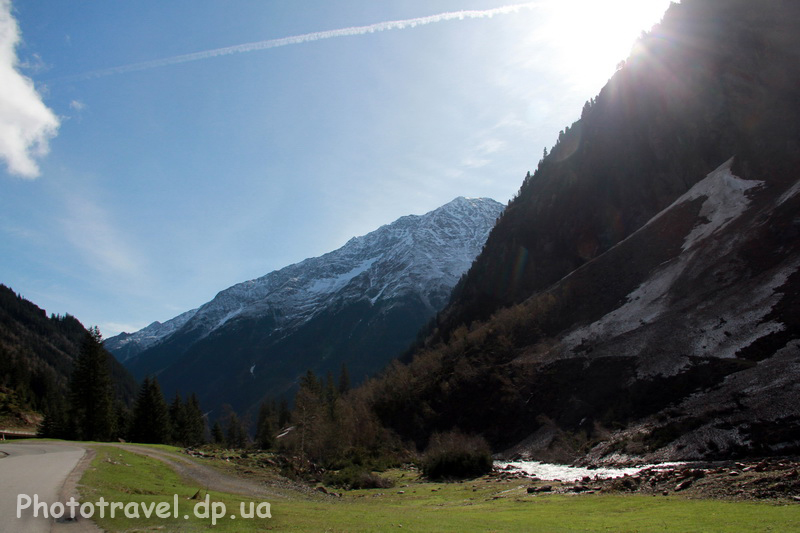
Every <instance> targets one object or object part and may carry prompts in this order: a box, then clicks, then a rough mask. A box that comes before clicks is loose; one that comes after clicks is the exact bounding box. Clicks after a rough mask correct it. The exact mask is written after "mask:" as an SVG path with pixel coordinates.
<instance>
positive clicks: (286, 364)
mask: <svg viewBox="0 0 800 533" xmlns="http://www.w3.org/2000/svg"><path fill="white" fill-rule="evenodd" d="M502 210H503V205H502V204H500V203H499V202H496V201H494V200H492V199H490V198H465V197H463V196H462V197H458V198H455V199H454V200H452V201H450V202H448V203H447V204H445V205H443V206H441V207H439V208H437V209H434V210H432V211H429V212H427V213H425V214H423V215H408V216H404V217H401V218H399V219H397V220H395V221H394V222H391V223H390V224H386V225H384V226H381V227H380V228H378V229H376V230H375V231H372V232H370V233H367V234H365V235H362V236H359V237H354V238H352V239H350V240H349V241H347V243H346V244H345V245H344V246H342V247H341V248H339V249H337V250H334V251H332V252H329V253H326V254H324V255H322V256H319V257H312V258H309V259H305V260H303V261H301V262H299V263H296V264H293V265H289V266H287V267H284V268H282V269H279V270H276V271H273V272H270V273H269V274H266V275H264V276H262V277H260V278H256V279H252V280H249V281H245V282H242V283H238V284H236V285H234V286H232V287H229V288H227V289H225V290H223V291H220V292H219V293H218V294H217V295H216V296H215V297H214V299H213V300H211V301H210V302H208V303H206V304H204V305H203V306H201V307H200V308H199V309H197V310H195V311H190V312H188V313H185V314H184V315H181V316H180V317H176V318H175V319H173V320H170V321H167V322H165V323H164V324H161V325H160V326H159V327H158V328H153V327H152V326H148V327H147V328H145V329H144V330H142V331H140V332H137V333H134V334H132V335H129V336H118V337H114V338H112V339H109V341H107V344H106V345H107V347H108V349H109V350H110V351H112V353H115V355H118V356H120V355H121V352H122V350H123V348H124V347H125V346H127V347H133V346H137V345H138V346H139V347H140V350H139V353H137V354H134V353H133V351H128V352H125V354H124V355H125V356H127V357H129V358H130V359H128V360H127V361H126V365H128V366H129V368H131V369H132V371H133V372H134V374H135V375H140V376H143V375H147V374H152V373H159V381H160V382H161V384H162V387H164V388H165V390H166V391H167V392H169V391H170V390H171V389H170V387H174V388H175V389H177V388H180V389H181V390H196V391H198V394H200V395H201V400H203V398H202V396H203V394H208V395H213V394H217V395H218V394H221V392H213V393H212V392H211V391H205V393H204V389H205V388H208V387H209V385H208V383H210V382H212V381H214V382H216V381H217V380H218V379H223V378H220V377H219V376H213V377H212V376H208V377H207V379H206V378H203V379H199V378H198V379H197V382H196V383H192V384H188V383H186V380H187V379H190V378H188V377H186V376H188V375H190V374H191V375H194V374H198V375H199V374H200V373H202V372H203V371H204V370H202V369H200V368H198V369H192V370H190V367H194V366H196V365H200V366H202V367H203V368H204V369H207V368H211V367H214V366H218V365H217V363H218V362H219V361H221V360H222V359H223V358H224V359H225V361H226V364H228V363H231V362H232V361H234V360H235V361H237V362H236V363H235V365H234V366H236V369H234V370H236V371H237V372H238V370H242V369H244V370H242V374H241V375H242V376H245V377H244V378H243V379H250V380H251V381H247V382H245V383H244V384H240V383H237V384H235V385H231V387H232V389H231V390H233V389H235V388H236V387H239V386H244V387H245V388H246V390H250V387H252V386H254V385H253V383H252V380H254V379H255V380H256V381H258V379H262V378H261V377H259V378H257V379H256V378H254V377H253V374H252V373H250V372H249V369H250V368H251V367H252V366H253V365H254V364H255V365H257V368H270V372H272V373H273V374H274V376H275V379H274V380H273V382H271V383H269V384H268V383H266V382H263V383H261V387H262V388H261V389H258V391H255V389H254V390H253V394H255V393H256V392H258V393H259V394H261V395H263V394H264V393H265V392H270V393H271V394H273V395H276V396H277V395H279V394H283V393H285V391H286V390H288V389H289V388H290V387H291V386H292V384H293V382H294V379H295V378H296V376H297V375H300V374H301V373H303V372H305V371H306V370H307V369H309V368H312V369H314V371H315V372H323V371H327V370H333V371H338V370H339V366H340V365H341V363H342V362H344V361H345V360H346V361H347V365H348V367H349V368H350V369H351V375H358V376H361V377H363V376H365V375H368V374H370V373H373V372H376V371H378V370H380V369H381V368H382V367H383V365H385V364H386V363H387V362H388V361H389V360H390V359H391V358H393V357H397V356H399V355H400V354H401V353H403V352H404V351H405V350H406V349H407V348H408V346H409V345H410V344H411V342H412V341H413V340H414V339H415V337H416V335H417V333H418V331H419V329H420V328H421V327H422V326H423V325H424V324H425V323H426V322H427V321H428V320H429V319H430V318H432V317H433V316H434V315H435V314H436V312H438V311H439V310H440V309H441V308H442V307H444V305H445V304H446V303H447V301H448V299H449V297H450V292H451V290H452V289H453V287H454V286H455V284H456V283H457V282H458V280H459V279H460V278H461V276H462V275H463V274H464V273H465V272H466V271H467V269H468V268H469V266H470V265H471V264H472V262H473V260H474V259H475V257H476V256H477V255H478V253H479V252H480V250H481V249H482V248H483V245H484V243H485V242H486V239H487V237H488V235H489V232H490V231H491V229H492V228H493V227H494V224H495V222H496V220H497V218H498V217H499V216H500V213H501V212H502ZM223 340H224V341H223ZM137 343H138V344H137ZM201 360H202V362H201ZM231 364H233V363H231ZM239 366H241V368H239ZM279 368H283V369H284V370H278V369H279ZM234 370H231V372H233V371H234ZM245 370H246V372H245ZM227 372H228V370H226V371H225V372H224V373H226V377H225V378H224V379H228V378H230V379H233V378H232V376H227ZM256 374H258V372H256ZM279 374H280V375H281V376H282V377H281V379H278V378H277V376H278V375H279ZM237 375H238V374H237ZM237 379H238V378H237ZM263 379H267V378H263ZM281 380H282V381H281ZM278 382H279V383H278ZM259 399H260V398H259ZM214 401H216V400H212V403H213V402H214ZM253 401H256V400H255V399H253ZM230 403H232V404H238V405H235V407H245V408H246V407H249V406H250V405H251V404H250V403H249V400H248V401H244V400H241V401H231V402H230Z"/></svg>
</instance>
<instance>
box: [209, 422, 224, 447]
mask: <svg viewBox="0 0 800 533" xmlns="http://www.w3.org/2000/svg"><path fill="white" fill-rule="evenodd" d="M211 439H212V440H213V441H214V444H224V443H225V434H224V433H223V432H222V426H221V425H220V423H219V420H217V421H216V422H214V427H213V428H212V429H211Z"/></svg>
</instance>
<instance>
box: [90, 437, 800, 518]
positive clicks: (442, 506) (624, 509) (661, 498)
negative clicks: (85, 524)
mask: <svg viewBox="0 0 800 533" xmlns="http://www.w3.org/2000/svg"><path fill="white" fill-rule="evenodd" d="M213 455H215V457H208V456H206V457H192V458H190V457H189V456H188V455H187V454H185V453H181V452H180V451H179V450H177V449H175V448H169V447H149V446H148V447H146V446H138V445H121V446H118V445H110V446H107V445H98V446H97V455H96V457H95V459H94V461H93V463H92V466H91V467H90V468H89V469H87V471H86V473H85V474H84V477H83V479H82V488H81V496H82V500H83V501H97V500H98V498H99V497H101V496H102V497H103V498H105V500H106V501H118V502H124V503H130V502H141V503H145V504H146V503H147V502H150V503H157V502H172V501H173V498H174V495H175V494H177V495H178V498H177V500H176V501H178V502H179V504H178V505H179V510H178V511H177V512H176V516H175V517H170V518H165V519H159V518H156V517H155V516H151V518H145V517H144V516H140V517H138V518H127V517H124V516H122V517H120V516H117V517H116V518H115V519H114V520H109V519H108V518H105V519H97V520H96V521H97V522H98V524H99V525H100V526H101V527H102V528H104V529H106V530H108V531H129V530H134V529H135V530H144V529H151V528H165V529H166V530H169V531H202V530H205V529H206V528H207V527H208V526H209V525H211V518H209V517H205V518H203V517H200V518H198V517H197V516H195V515H194V509H195V506H197V505H198V504H201V506H202V504H203V503H204V502H205V498H206V495H208V501H209V502H210V504H211V506H214V505H215V504H216V505H217V506H218V507H219V508H221V505H224V506H225V510H226V511H225V513H224V516H223V517H222V518H220V519H219V520H218V521H217V523H216V525H215V526H214V529H216V530H219V531H264V530H275V531H388V530H398V531H454V532H455V531H459V532H463V531H630V532H633V531H703V532H706V531H725V532H728V531H800V502H797V501H796V500H797V497H798V496H800V492H798V488H799V487H798V474H797V472H798V463H797V462H795V461H789V460H783V461H781V460H768V461H760V462H753V463H738V464H737V463H729V464H715V465H711V464H709V465H687V466H683V467H676V468H672V469H668V470H665V471H660V472H655V471H653V472H649V471H644V472H642V473H640V474H638V475H636V476H628V477H624V478H618V479H616V480H609V481H601V480H594V479H591V478H590V479H584V480H582V481H578V482H565V483H561V482H554V481H544V480H539V481H536V480H531V479H530V478H527V477H523V476H521V475H519V474H516V473H513V472H510V471H497V470H496V471H495V472H493V473H491V474H490V475H488V476H484V477H482V478H479V479H475V480H470V481H465V482H459V483H431V482H428V481H425V480H424V479H421V477H420V475H419V473H418V471H416V470H415V469H413V468H406V469H396V470H391V471H389V472H385V473H382V474H381V475H382V476H384V477H387V478H389V479H390V480H391V481H393V483H394V486H393V487H392V488H387V489H371V490H352V491H334V490H331V489H325V490H323V489H320V488H315V487H309V486H307V485H304V484H300V483H296V482H293V481H289V480H287V479H285V478H283V477H281V476H280V475H279V474H278V471H277V468H276V466H275V462H274V461H273V460H271V459H270V458H269V457H268V456H266V455H260V454H237V453H232V452H231V453H217V454H213ZM701 471H702V472H703V474H702V475H701V474H699V472H701ZM733 472H736V473H735V474H733ZM681 484H683V485H684V486H682V487H681V488H680V489H679V488H678V487H679V486H680V485H681ZM548 486H549V489H548V488H547V487H548ZM225 487H227V488H226V489H225V490H223V491H220V490H217V489H220V488H225ZM193 497H194V499H192V498H193ZM747 499H751V500H758V501H744V500H747ZM251 502H252V503H253V504H254V505H255V506H258V504H259V503H263V502H269V504H270V514H271V517H270V518H261V519H258V518H252V519H250V518H246V517H245V516H246V515H245V514H242V513H241V512H240V510H245V511H246V510H247V509H248V506H249V505H250V503H251ZM201 509H202V507H201ZM184 517H188V518H184ZM231 517H233V518H231Z"/></svg>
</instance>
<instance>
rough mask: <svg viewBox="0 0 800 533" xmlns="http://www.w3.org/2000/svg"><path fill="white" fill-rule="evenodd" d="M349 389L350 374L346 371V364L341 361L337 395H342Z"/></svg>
mask: <svg viewBox="0 0 800 533" xmlns="http://www.w3.org/2000/svg"><path fill="white" fill-rule="evenodd" d="M349 390H350V374H349V373H348V372H347V365H346V364H344V363H342V369H341V370H340V371H339V396H344V394H345V393H347V391H349Z"/></svg>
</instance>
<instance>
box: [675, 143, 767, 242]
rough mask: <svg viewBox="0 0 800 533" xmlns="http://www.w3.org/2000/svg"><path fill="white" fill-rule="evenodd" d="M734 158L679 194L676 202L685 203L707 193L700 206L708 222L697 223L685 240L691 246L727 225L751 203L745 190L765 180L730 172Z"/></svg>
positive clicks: (761, 183)
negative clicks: (756, 179) (739, 175)
mask: <svg viewBox="0 0 800 533" xmlns="http://www.w3.org/2000/svg"><path fill="white" fill-rule="evenodd" d="M731 164H733V158H730V159H728V160H727V161H726V162H725V163H723V164H722V165H720V166H719V167H718V168H717V169H716V170H715V171H713V172H712V173H711V174H709V175H708V176H706V178H705V179H703V180H701V181H699V182H698V183H696V184H695V186H694V187H692V188H691V189H689V190H688V191H687V192H686V194H684V195H683V196H681V197H680V198H678V200H676V201H675V203H674V204H673V205H678V204H682V203H685V202H689V201H692V200H696V199H698V198H702V197H706V201H705V202H703V206H702V207H701V208H700V216H701V217H704V218H705V219H706V220H707V221H708V222H706V223H703V224H699V225H697V226H696V227H695V228H694V229H693V230H692V232H691V233H689V235H687V236H686V240H685V241H684V243H683V249H684V250H688V249H689V248H691V247H693V246H694V245H695V244H697V243H698V242H700V241H702V240H704V239H705V238H707V237H709V236H710V235H712V234H713V233H715V232H717V231H719V230H721V229H722V228H724V227H725V226H727V225H728V224H729V223H730V222H731V221H732V220H733V219H735V218H736V217H738V216H739V215H741V214H742V213H744V212H745V210H747V207H748V206H749V205H750V199H749V198H747V196H746V195H745V193H746V192H747V191H748V190H750V189H752V188H754V187H760V186H761V185H763V184H764V182H763V181H755V180H743V179H741V178H738V177H736V176H734V175H733V174H732V173H731Z"/></svg>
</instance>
